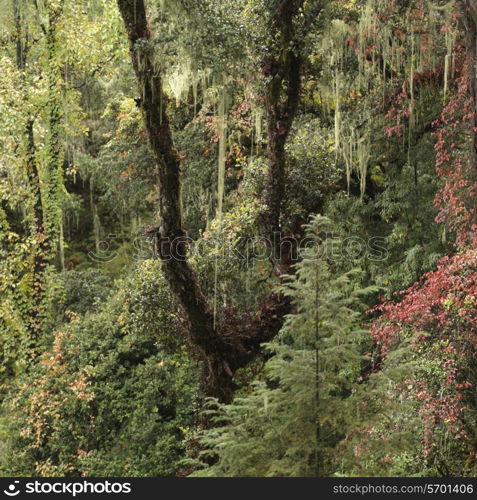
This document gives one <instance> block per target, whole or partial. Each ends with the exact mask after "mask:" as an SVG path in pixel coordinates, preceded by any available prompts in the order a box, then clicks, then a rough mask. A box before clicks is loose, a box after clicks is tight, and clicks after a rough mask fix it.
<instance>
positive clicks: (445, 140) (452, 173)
mask: <svg viewBox="0 0 477 500" xmlns="http://www.w3.org/2000/svg"><path fill="white" fill-rule="evenodd" d="M462 59H463V60H462V65H461V68H462V69H461V74H460V76H459V78H458V79H457V85H456V91H455V92H454V93H453V94H452V97H451V98H450V100H449V102H448V103H447V105H446V106H445V107H444V110H443V111H442V114H441V117H440V118H439V120H438V121H437V122H436V123H435V126H436V127H437V132H436V136H437V142H436V145H435V151H436V171H437V174H438V175H439V176H440V177H442V178H443V179H444V186H443V188H442V189H441V190H440V192H439V193H437V196H436V199H435V203H436V205H437V206H438V207H439V215H438V217H437V221H438V222H443V223H445V224H447V226H448V227H449V228H450V229H451V230H453V231H455V233H456V244H457V247H458V248H467V247H475V246H476V243H477V239H476V229H477V205H476V204H475V199H476V196H477V182H476V181H475V176H474V175H473V165H472V164H471V161H470V155H469V152H470V145H469V138H468V137H470V136H472V134H473V133H474V132H475V131H474V130H473V118H474V102H473V98H472V97H471V93H470V88H469V86H470V75H469V68H470V61H469V60H468V58H467V57H465V58H462Z"/></svg>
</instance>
